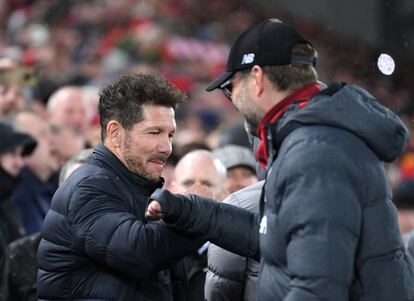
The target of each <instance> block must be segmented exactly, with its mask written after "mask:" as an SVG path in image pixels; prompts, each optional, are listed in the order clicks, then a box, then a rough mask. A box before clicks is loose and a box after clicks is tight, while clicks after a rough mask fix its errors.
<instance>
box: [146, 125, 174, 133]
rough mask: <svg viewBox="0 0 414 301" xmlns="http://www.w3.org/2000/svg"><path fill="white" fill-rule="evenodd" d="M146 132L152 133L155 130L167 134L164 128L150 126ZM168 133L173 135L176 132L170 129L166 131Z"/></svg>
mask: <svg viewBox="0 0 414 301" xmlns="http://www.w3.org/2000/svg"><path fill="white" fill-rule="evenodd" d="M146 130H147V131H154V130H157V131H160V132H167V131H166V130H165V128H163V127H160V126H158V125H154V126H150V127H148V128H147V129H146ZM168 132H170V133H171V132H172V133H175V132H176V129H172V130H171V131H168Z"/></svg>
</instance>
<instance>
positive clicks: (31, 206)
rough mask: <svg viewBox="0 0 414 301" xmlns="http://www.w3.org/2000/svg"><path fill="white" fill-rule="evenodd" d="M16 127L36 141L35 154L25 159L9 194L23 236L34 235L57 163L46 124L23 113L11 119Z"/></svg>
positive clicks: (48, 198)
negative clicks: (22, 223)
mask: <svg viewBox="0 0 414 301" xmlns="http://www.w3.org/2000/svg"><path fill="white" fill-rule="evenodd" d="M14 123H15V125H16V127H17V128H18V129H19V130H21V131H22V132H25V133H28V134H30V135H32V136H33V137H34V138H35V139H36V140H37V142H38V144H37V147H36V149H35V151H34V152H33V153H32V154H31V155H30V156H28V157H27V159H26V164H27V166H26V167H25V168H23V170H22V173H21V178H20V182H19V184H18V185H17V186H16V189H15V191H14V192H13V198H14V200H15V202H16V203H17V204H18V206H19V208H20V211H21V213H22V216H23V220H24V225H25V229H26V233H27V234H32V233H35V232H38V231H40V230H41V228H42V224H43V219H44V217H45V215H46V213H47V211H48V210H49V205H50V201H51V199H52V196H53V193H54V192H55V190H56V188H57V180H56V179H54V178H53V177H52V176H53V175H54V173H55V172H56V171H57V170H58V167H59V165H58V160H57V158H56V156H55V155H54V153H55V150H54V149H53V145H52V143H51V137H52V136H51V131H50V127H49V124H48V123H47V121H45V120H43V119H42V118H40V117H39V116H38V115H36V114H35V113H33V112H29V111H23V112H20V113H18V114H17V115H16V116H15V118H14Z"/></svg>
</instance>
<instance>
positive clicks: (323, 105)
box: [276, 83, 408, 162]
mask: <svg viewBox="0 0 414 301" xmlns="http://www.w3.org/2000/svg"><path fill="white" fill-rule="evenodd" d="M297 107H298V104H293V105H292V106H290V107H289V109H288V110H287V111H286V113H285V114H284V115H283V116H282V118H281V119H280V120H279V121H278V122H277V130H276V131H277V140H278V141H282V140H283V139H284V137H286V136H287V135H288V134H289V133H290V132H291V131H292V130H294V129H295V128H298V127H300V126H303V125H327V126H331V127H337V128H341V129H344V130H347V131H350V132H352V133H354V134H355V135H357V136H358V137H360V138H361V139H362V140H363V141H365V143H366V144H367V145H368V146H369V147H370V148H371V149H372V150H373V151H374V152H375V153H376V155H377V156H378V157H379V159H380V160H382V161H386V162H391V161H393V160H395V159H396V158H397V157H398V156H400V155H401V153H402V152H403V151H404V149H405V147H406V145H407V142H408V130H407V128H406V126H405V125H404V124H403V122H402V121H401V119H400V118H399V117H398V116H397V115H396V114H394V113H393V112H392V111H391V110H389V109H388V108H386V107H385V106H383V105H382V104H380V103H379V102H378V101H377V100H376V99H375V98H374V97H373V96H372V95H371V94H369V93H368V92H367V91H365V90H364V89H362V88H360V87H358V86H355V85H347V84H338V83H334V84H332V85H330V86H329V87H328V88H327V89H325V90H322V91H321V92H320V93H318V94H317V95H315V96H314V97H312V98H311V99H309V101H308V104H307V105H306V106H305V107H303V108H301V109H298V108H297Z"/></svg>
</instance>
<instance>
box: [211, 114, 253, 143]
mask: <svg viewBox="0 0 414 301" xmlns="http://www.w3.org/2000/svg"><path fill="white" fill-rule="evenodd" d="M227 144H235V145H240V146H243V147H247V148H250V147H251V146H250V143H249V138H248V137H247V133H246V128H245V125H244V121H243V120H238V121H236V122H233V123H230V124H226V125H224V126H223V127H222V128H221V129H220V133H219V141H218V147H220V146H224V145H227Z"/></svg>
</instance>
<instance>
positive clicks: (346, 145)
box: [153, 85, 414, 301]
mask: <svg viewBox="0 0 414 301" xmlns="http://www.w3.org/2000/svg"><path fill="white" fill-rule="evenodd" d="M268 134H269V135H268V136H270V137H271V139H270V140H269V141H268V142H269V146H270V149H271V153H272V154H273V158H274V160H270V165H269V170H268V175H267V179H266V184H265V185H266V186H265V187H266V188H265V190H266V192H265V196H264V203H263V207H264V210H263V213H262V216H261V218H260V219H259V216H258V215H254V214H253V213H249V212H246V211H242V210H241V209H239V208H234V207H233V208H231V207H230V206H228V205H226V204H216V203H214V202H212V201H209V200H206V199H201V198H197V197H195V196H190V197H189V198H185V197H182V196H180V197H175V196H173V195H170V194H168V193H167V192H165V191H158V190H157V191H156V193H155V194H154V195H153V197H154V198H155V199H159V200H160V202H161V206H162V208H163V210H164V208H165V210H166V213H167V216H168V218H166V219H165V220H166V221H167V222H169V223H171V224H175V225H176V227H181V228H185V229H189V230H191V231H193V232H199V233H207V236H208V239H209V240H210V241H211V242H213V243H215V244H217V245H220V246H222V247H225V248H228V249H230V250H232V251H236V252H238V253H239V254H241V255H246V254H247V255H252V256H258V255H259V247H258V244H257V242H258V240H259V238H258V235H257V232H258V231H259V220H261V222H260V233H261V235H260V253H261V269H260V273H259V281H258V300H260V301H267V300H286V301H293V300H295V301H302V300H307V301H311V300H335V301H345V300H361V301H362V300H375V301H390V300H393V301H394V300H395V301H405V300H414V285H413V283H414V273H413V265H412V262H411V260H410V259H409V258H408V256H407V254H406V251H405V249H404V247H403V244H402V240H401V235H400V233H399V228H398V222H397V214H396V209H395V207H394V205H393V204H392V201H391V190H390V187H389V185H388V183H387V179H386V174H385V169H384V164H383V162H382V161H386V162H390V161H392V160H394V159H396V158H397V157H398V156H399V155H400V154H401V152H402V151H403V148H404V147H405V144H406V142H407V134H408V133H407V129H406V128H405V126H404V125H403V124H402V122H401V120H400V119H399V118H398V117H397V116H396V115H395V114H393V113H392V112H391V111H389V110H387V109H386V108H385V107H383V106H382V105H380V104H379V103H378V102H377V101H376V100H375V99H374V98H373V97H372V96H371V95H370V94H369V93H367V92H366V91H364V90H362V89H361V88H359V87H357V86H353V85H345V86H339V85H334V86H330V87H329V88H328V89H326V90H324V91H323V92H322V93H320V94H319V95H317V96H314V97H313V98H311V99H310V100H309V102H308V105H307V106H306V107H304V108H302V109H298V104H293V105H291V106H290V107H289V109H288V111H287V112H285V114H284V115H283V116H282V118H281V119H280V120H278V121H277V122H276V123H275V124H271V125H269V127H268ZM189 199H192V200H194V202H190V201H189ZM197 199H198V200H197ZM167 200H168V201H167ZM200 212H203V215H201V214H199V213H200ZM205 217H208V218H205ZM226 219H227V220H229V222H228V223H224V222H223V221H224V220H226ZM255 234H256V235H255Z"/></svg>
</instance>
